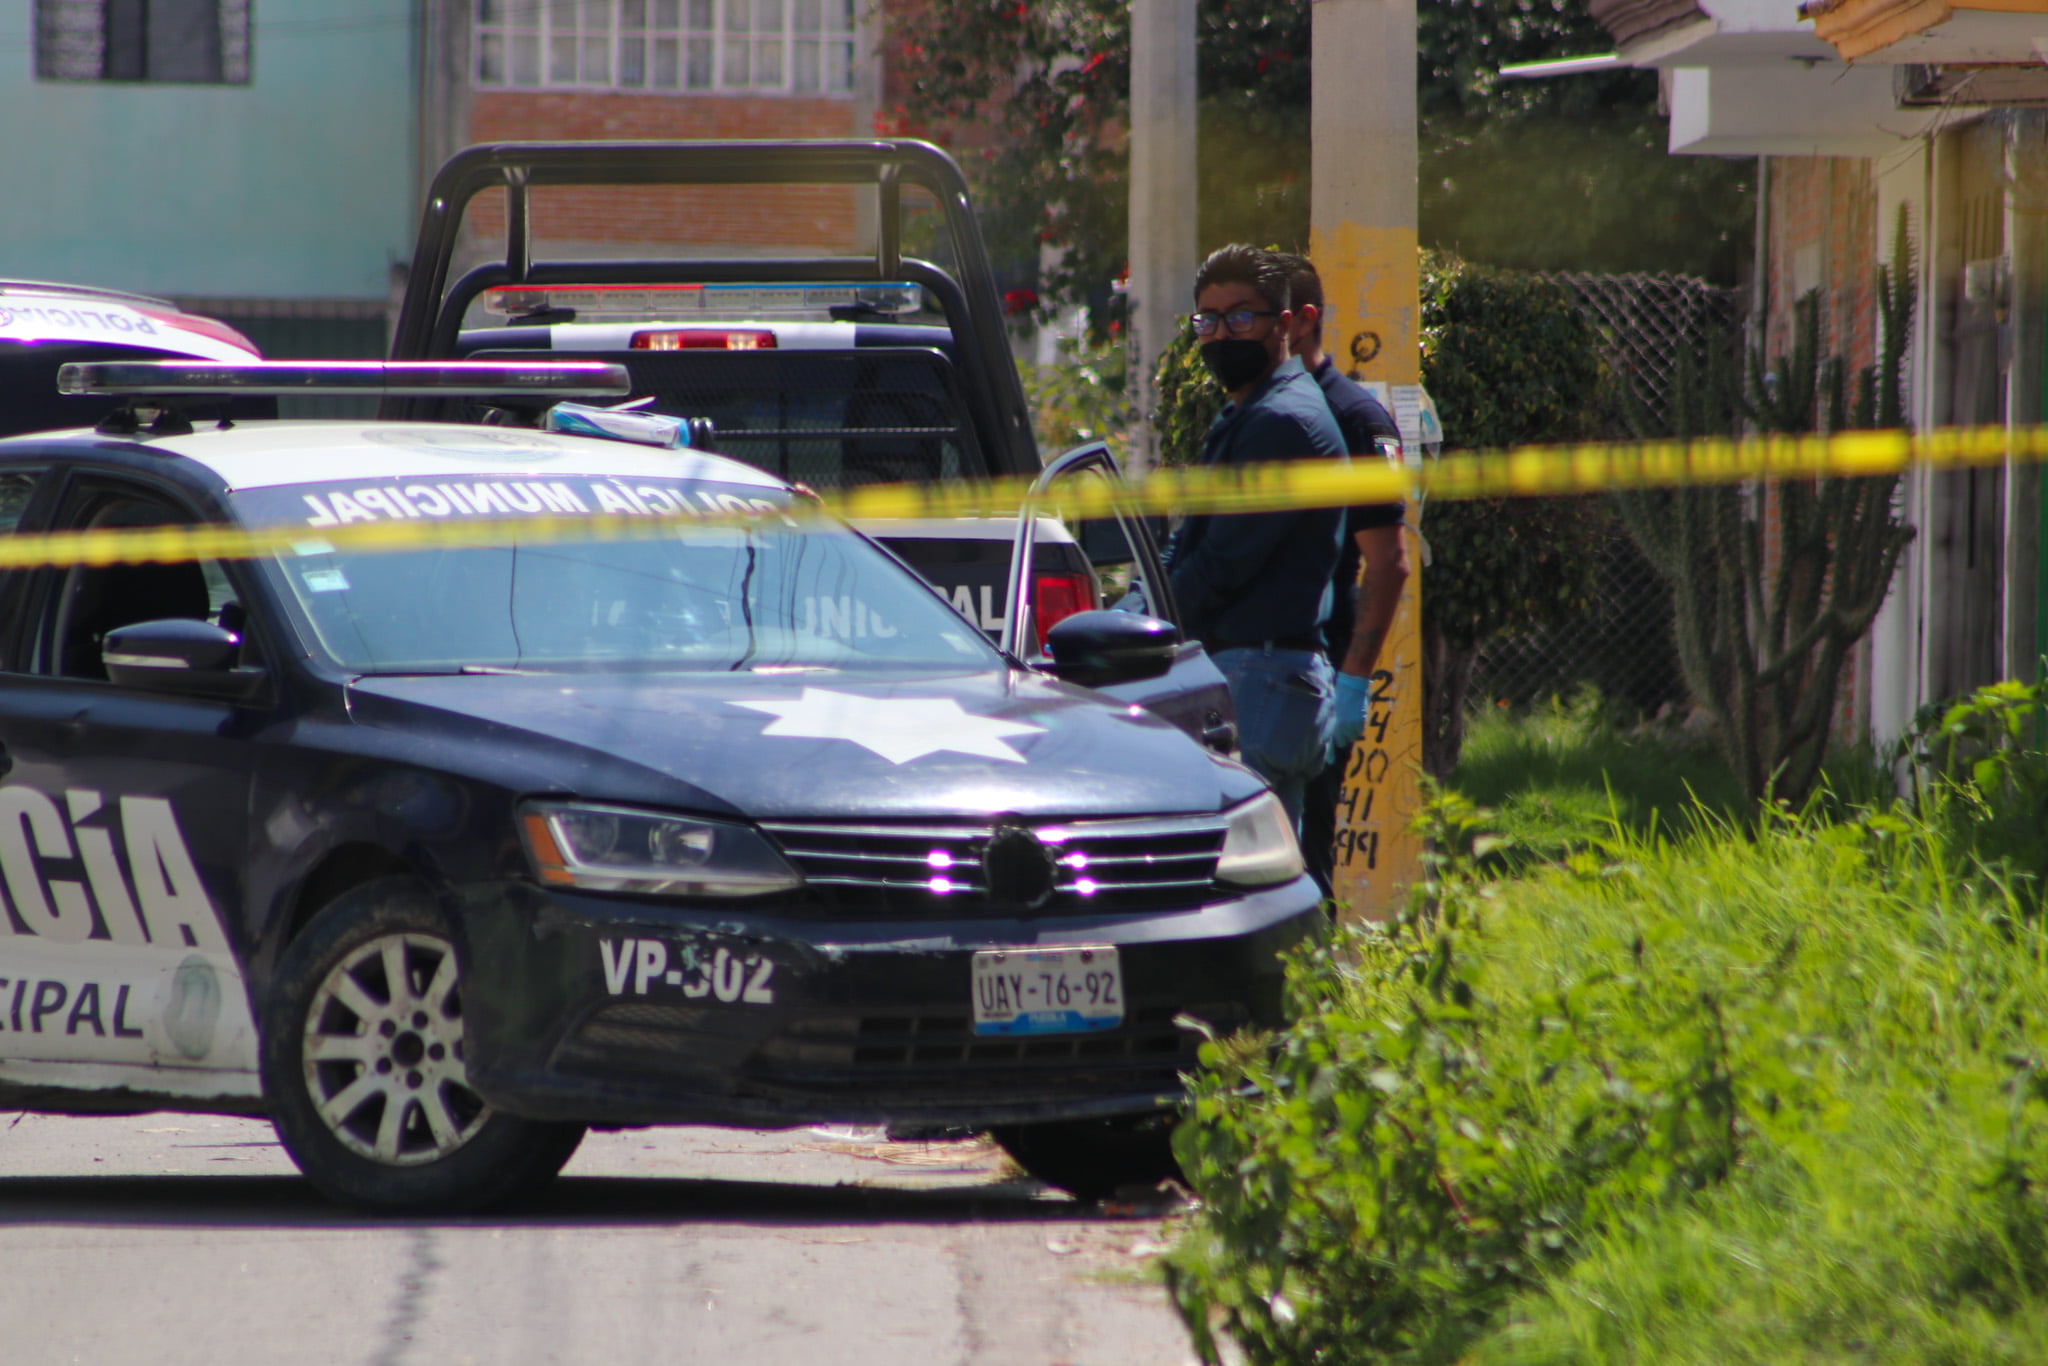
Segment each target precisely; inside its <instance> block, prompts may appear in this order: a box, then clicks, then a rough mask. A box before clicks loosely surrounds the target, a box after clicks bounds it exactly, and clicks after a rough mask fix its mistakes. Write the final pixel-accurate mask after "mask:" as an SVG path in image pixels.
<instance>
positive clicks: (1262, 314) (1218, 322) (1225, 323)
mask: <svg viewBox="0 0 2048 1366" xmlns="http://www.w3.org/2000/svg"><path fill="white" fill-rule="evenodd" d="M1279 316H1280V314H1279V311H1278V310H1276V309H1270V308H1233V309H1231V310H1230V311H1229V312H1228V313H1211V312H1209V311H1208V310H1206V309H1204V310H1203V311H1201V312H1199V313H1190V314H1188V326H1189V327H1191V328H1193V329H1194V333H1195V335H1196V336H1198V337H1213V336H1215V335H1216V329H1217V328H1218V327H1219V326H1220V327H1222V329H1223V330H1224V332H1225V333H1226V334H1228V335H1230V336H1233V337H1249V336H1250V335H1251V334H1252V328H1253V327H1254V326H1255V325H1257V322H1258V320H1259V319H1260V318H1277V317H1279Z"/></svg>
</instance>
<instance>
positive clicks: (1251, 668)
mask: <svg viewBox="0 0 2048 1366" xmlns="http://www.w3.org/2000/svg"><path fill="white" fill-rule="evenodd" d="M1216 667H1217V668H1218V669H1220V670H1222V672H1223V677H1224V680H1225V681H1226V682H1228V683H1229V684H1230V701H1231V705H1232V706H1234V707H1236V708H1237V745H1238V757H1240V758H1241V759H1243V760H1244V761H1245V763H1247V764H1249V765H1250V766H1251V768H1252V771H1253V772H1255V773H1257V774H1258V775H1259V776H1260V777H1261V778H1264V779H1265V780H1266V781H1267V782H1268V783H1269V784H1271V785H1272V788H1273V791H1274V792H1275V793H1276V794H1277V795H1278V796H1279V798H1280V804H1281V805H1282V806H1285V807H1286V808H1287V817H1288V819H1289V820H1291V821H1293V822H1294V830H1295V833H1296V834H1297V835H1299V834H1300V833H1301V801H1302V793H1303V790H1304V789H1305V788H1306V786H1307V784H1308V780H1309V779H1311V778H1313V777H1315V776H1316V774H1317V773H1319V772H1320V771H1321V770H1322V767H1323V751H1324V750H1325V748H1327V747H1328V745H1329V743H1330V735H1331V732H1332V730H1333V729H1334V727H1335V722H1336V716H1335V702H1336V695H1337V682H1336V678H1335V677H1334V676H1333V675H1332V673H1331V672H1330V661H1329V660H1327V659H1325V658H1323V656H1322V654H1321V652H1320V651H1316V650H1276V649H1272V648H1270V647H1264V648H1262V647H1259V646H1251V647H1248V648H1244V649H1235V650H1219V651H1218V652H1217V654H1216Z"/></svg>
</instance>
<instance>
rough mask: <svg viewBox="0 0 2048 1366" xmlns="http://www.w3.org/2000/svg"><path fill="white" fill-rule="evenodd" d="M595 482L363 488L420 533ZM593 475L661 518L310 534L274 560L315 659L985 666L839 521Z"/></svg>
mask: <svg viewBox="0 0 2048 1366" xmlns="http://www.w3.org/2000/svg"><path fill="white" fill-rule="evenodd" d="M595 482H597V481H591V480H583V479H579V480H570V481H560V480H558V481H553V482H552V484H551V485H548V486H542V485H540V484H539V483H538V482H537V481H533V482H526V481H508V480H502V479H501V480H496V481H485V480H453V479H434V480H419V481H402V482H400V483H399V484H397V486H396V489H395V491H394V488H393V487H391V486H390V485H389V484H388V483H386V484H385V485H384V486H382V487H381V488H380V489H379V490H378V491H377V492H378V493H379V494H380V495H381V500H382V502H384V503H385V504H387V505H390V506H392V507H394V508H395V507H401V506H402V507H409V508H412V509H414V510H415V511H417V512H418V513H420V514H421V516H420V518H419V520H418V521H417V522H415V523H414V524H415V525H423V526H424V527H428V528H430V527H431V522H430V521H429V520H428V519H429V518H438V519H440V520H443V521H444V522H446V521H453V520H456V519H457V518H458V516H460V515H462V514H458V513H456V512H455V511H454V509H455V508H457V507H461V508H463V509H464V510H465V511H466V512H468V515H470V516H479V515H489V516H492V517H493V518H499V519H502V517H503V512H502V510H501V509H502V508H503V507H504V506H506V505H507V504H508V503H509V504H512V505H515V506H516V505H517V504H519V503H521V502H523V501H524V499H525V498H526V497H532V498H536V499H537V498H538V497H539V490H540V488H542V487H549V488H551V490H552V492H553V494H554V499H555V502H556V504H557V505H556V506H553V507H550V506H548V505H547V504H543V505H542V507H541V509H540V510H542V511H552V512H555V513H556V514H557V515H560V514H561V513H562V512H563V511H565V510H566V509H565V508H564V507H562V506H560V504H562V503H565V502H566V503H573V504H575V505H578V506H581V507H582V508H583V509H585V510H589V511H598V510H608V500H604V499H599V498H598V497H597V496H595V495H594V493H593V492H592V486H593V484H594V483H595ZM515 485H516V486H515ZM604 487H605V489H606V490H607V491H608V492H609V493H610V494H611V496H612V497H614V498H624V497H627V496H630V498H631V499H632V504H638V505H639V506H640V507H641V508H642V509H643V510H644V511H645V512H646V513H647V514H649V515H650V521H651V520H652V519H653V517H654V516H656V515H660V518H661V519H660V525H659V527H658V528H652V530H653V534H646V533H647V531H648V530H650V529H649V528H640V529H638V530H640V531H641V532H642V534H640V535H636V536H633V537H625V538H616V539H608V538H603V537H599V536H593V537H592V538H590V539H588V540H584V539H569V540H563V539H557V538H543V537H538V536H536V537H534V538H530V539H528V540H525V541H519V540H516V539H514V538H513V537H508V538H507V541H506V543H500V544H491V545H484V546H433V545H428V546H425V547H423V548H420V549H413V550H399V551H375V552H370V551H360V552H359V551H350V550H345V549H337V548H336V547H335V546H334V545H333V543H331V542H329V541H326V540H324V539H321V538H320V536H319V532H318V531H317V530H313V529H309V531H308V535H307V539H306V540H305V541H302V542H299V543H298V544H297V545H296V546H295V547H294V551H295V553H293V554H290V555H286V556H281V557H279V559H278V561H277V567H278V571H279V573H280V575H281V577H282V578H283V580H284V583H285V585H286V586H287V588H288V590H289V592H290V595H291V597H292V598H293V599H294V600H295V601H296V602H297V603H298V605H299V607H300V609H301V610H302V612H303V613H304V616H305V618H306V619H307V621H308V623H309V624H310V625H311V627H312V630H313V632H314V634H315V635H316V636H317V637H318V640H319V643H320V645H321V646H322V647H323V649H324V651H325V653H326V654H328V655H329V656H330V657H331V658H332V659H333V660H334V661H335V662H336V663H337V664H339V665H340V666H341V667H343V668H346V669H349V670H351V671H353V672H358V673H366V674H376V673H453V672H459V671H461V670H463V669H473V670H484V671H487V670H493V669H521V670H529V669H531V670H547V671H555V670H564V671H574V670H593V669H620V668H625V669H677V670H691V671H725V670H743V669H762V668H770V669H772V668H827V669H871V668H883V669H893V668H930V667H944V668H959V667H962V666H965V667H968V668H986V667H990V666H993V665H997V664H999V663H1000V657H999V656H997V655H996V654H995V652H994V651H993V650H992V649H991V648H990V647H989V645H988V644H987V642H986V640H985V638H984V637H982V636H981V634H980V632H978V631H976V630H975V629H974V628H973V627H972V626H971V625H969V624H968V623H967V622H965V621H963V620H962V619H961V618H960V617H959V616H957V615H955V614H954V613H953V612H952V611H951V610H950V609H948V608H947V607H946V606H944V605H943V604H942V603H940V602H939V600H938V599H937V597H936V596H935V595H934V594H933V593H932V591H931V590H930V589H929V588H927V587H926V586H924V585H923V584H922V583H921V582H920V581H919V580H917V579H916V578H915V577H913V576H912V575H911V574H910V573H909V572H907V571H906V570H904V569H903V568H902V567H901V566H899V565H897V564H895V563H893V562H892V561H890V560H889V559H888V557H887V556H885V555H883V554H881V553H880V552H878V551H877V550H875V549H874V547H873V546H871V545H869V544H868V543H866V542H865V541H863V540H861V539H860V538H859V537H858V536H855V535H854V534H853V533H852V532H850V531H848V530H846V529H845V528H844V527H841V526H838V525H836V524H834V523H830V522H825V521H818V520H811V519H803V520H801V521H798V520H795V519H791V518H789V517H786V516H784V515H782V514H781V513H780V512H778V511H772V510H771V511H767V512H764V513H762V514H761V515H759V516H757V517H754V518H752V519H750V520H747V521H730V520H727V521H704V522H692V521H690V520H688V516H687V514H688V513H690V512H691V511H698V510H703V509H707V508H708V509H718V508H719V507H720V500H721V499H722V500H724V503H725V504H726V505H727V506H728V507H731V506H745V504H744V503H743V502H742V501H741V495H745V497H746V499H747V500H748V501H753V502H755V505H756V508H757V509H758V508H761V507H766V506H768V505H767V504H764V503H760V502H759V501H758V500H759V495H760V494H761V493H762V490H761V489H758V488H749V489H732V490H728V491H724V492H721V491H720V489H719V486H713V485H707V484H704V483H702V482H698V481H684V480H646V479H636V480H633V481H631V482H630V483H626V482H623V481H620V482H605V483H604ZM494 492H495V493H496V494H498V495H499V497H498V498H497V499H496V500H494V499H492V498H491V496H490V495H491V494H492V493H494ZM363 494H364V491H363V490H362V489H361V488H360V487H357V488H355V489H354V490H353V491H351V490H350V489H349V488H348V487H344V486H329V487H314V486H300V487H294V488H288V489H260V490H251V491H246V492H243V493H240V494H237V495H236V501H237V502H238V503H239V504H241V505H242V506H243V509H244V520H246V521H262V522H268V523H272V524H274V523H276V522H278V521H281V520H292V521H299V520H305V521H309V522H315V523H318V522H322V521H331V522H333V523H335V524H345V520H344V519H347V520H353V518H352V517H351V516H350V513H351V509H353V508H360V507H362V506H363V505H362V502H361V500H362V498H363ZM294 504H296V505H297V506H296V508H294V507H293V505H294ZM632 504H628V505H627V506H628V507H630V506H632ZM478 508H481V509H483V511H481V512H475V511H469V510H471V509H478ZM308 509H311V510H312V515H310V516H306V515H304V514H306V512H307V510H308ZM521 510H524V509H521ZM294 511H296V512H297V513H298V514H301V515H299V516H293V515H292V513H293V512H294ZM281 512H282V513H284V514H285V515H283V516H279V515H278V514H279V513H281ZM679 513H680V514H683V515H680V516H679V515H678V514H679ZM662 514H665V515H662ZM627 515H631V514H627ZM428 534H429V535H431V531H430V530H429V531H428ZM514 535H515V537H516V528H515V533H514Z"/></svg>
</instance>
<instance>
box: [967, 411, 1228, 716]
mask: <svg viewBox="0 0 2048 1366" xmlns="http://www.w3.org/2000/svg"><path fill="white" fill-rule="evenodd" d="M1087 484H1092V485H1095V486H1097V490H1098V491H1100V492H1102V493H1105V494H1106V495H1107V496H1108V500H1109V503H1110V505H1111V512H1110V514H1109V515H1108V516H1093V517H1083V516H1079V515H1077V514H1067V513H1063V510H1062V509H1063V505H1064V504H1069V503H1073V502H1074V499H1073V498H1072V497H1071V495H1072V494H1075V493H1078V492H1079V491H1080V489H1081V487H1082V486H1083V485H1087ZM1061 528H1065V529H1066V530H1067V531H1068V532H1069V533H1070V534H1071V535H1072V538H1073V541H1074V543H1075V544H1076V545H1078V546H1079V547H1080V549H1081V551H1082V554H1083V555H1084V556H1085V559H1086V568H1085V572H1083V571H1077V570H1073V569H1066V570H1061V569H1050V570H1049V569H1048V567H1047V564H1048V562H1047V560H1046V558H1045V557H1044V556H1043V554H1041V548H1040V546H1039V544H1038V542H1039V541H1040V540H1041V539H1042V538H1044V537H1045V536H1046V535H1047V534H1048V531H1052V532H1058V531H1059V530H1060V529H1061ZM1005 602H1006V604H1007V610H1006V618H1007V619H1006V621H1005V622H1004V624H1003V634H1002V644H1003V648H1004V649H1006V650H1008V651H1009V652H1010V653H1011V654H1013V655H1015V656H1016V657H1017V658H1019V659H1022V660H1024V661H1026V662H1027V663H1032V664H1035V665H1038V664H1045V663H1048V662H1049V661H1048V660H1047V657H1046V654H1045V633H1046V632H1047V631H1049V630H1050V629H1051V628H1052V627H1053V625H1054V624H1055V623H1056V622H1057V621H1058V620H1059V619H1060V618H1061V617H1064V616H1067V615H1070V614H1071V613H1074V612H1079V611H1087V610H1091V609H1094V608H1098V607H1120V608H1123V609H1125V610H1131V611H1140V612H1143V613H1145V614H1146V615H1148V616H1153V617H1157V618H1159V619H1160V620H1162V621H1166V622H1169V623H1171V624H1172V625H1173V626H1175V627H1176V628H1177V627H1179V625H1180V611H1179V608H1178V606H1177V605H1176V604H1175V602H1174V600H1173V590H1172V587H1171V586H1170V585H1169V583H1168V582H1167V578H1166V571H1165V567H1164V566H1163V565H1162V564H1161V562H1160V559H1159V550H1158V547H1157V546H1156V545H1155V544H1154V543H1153V540H1152V534H1151V532H1150V530H1149V529H1148V528H1147V526H1146V524H1145V519H1144V518H1143V517H1142V516H1141V515H1140V514H1139V511H1138V508H1137V506H1136V503H1135V500H1133V499H1132V497H1131V495H1130V489H1129V487H1128V486H1127V485H1126V484H1125V483H1124V479H1123V474H1122V472H1121V471H1120V470H1118V468H1117V464H1116V459H1115V457H1114V456H1112V455H1111V454H1110V453H1109V447H1107V446H1106V445H1104V444H1102V443H1101V442H1093V443H1090V444H1089V445H1086V446H1078V447H1076V448H1074V449H1073V450H1070V451H1068V452H1066V453H1065V454H1064V455H1061V456H1058V457H1057V458H1055V459H1054V460H1053V461H1052V462H1051V463H1050V464H1048V465H1047V466H1046V468H1045V472H1044V473H1043V474H1041V475H1040V476H1039V477H1038V479H1037V481H1036V482H1034V483H1033V484H1032V486H1031V493H1030V495H1029V498H1028V499H1027V501H1026V503H1025V506H1024V508H1023V509H1022V512H1021V515H1020V516H1019V517H1018V518H1017V529H1016V536H1015V541H1014V544H1013V547H1012V550H1011V555H1010V568H1009V589H1008V593H1007V596H1006V599H1005ZM1100 691H1102V692H1105V693H1107V694H1109V695H1110V696H1112V697H1115V698H1117V699H1118V700H1120V701H1123V702H1128V703H1134V704H1136V705H1137V706H1141V707H1144V708H1146V709H1147V710H1148V711H1152V712H1156V713H1157V714H1158V715H1159V716H1161V717H1163V718H1164V719H1166V720H1168V721H1171V722H1172V723H1173V724H1174V725H1176V726H1179V727H1180V728H1181V729H1182V730H1184V731H1186V732H1187V733H1188V734H1189V735H1192V736H1193V737H1194V738H1195V739H1196V740H1198V741H1200V742H1201V743H1203V744H1205V745H1208V746H1209V747H1210V748H1212V749H1215V750H1217V751H1219V752H1221V753H1225V754H1233V753H1235V752H1236V749H1237V727H1236V722H1235V713H1234V712H1233V711H1232V709H1231V705H1230V689H1229V686H1228V685H1227V684H1226V683H1225V682H1224V679H1223V675H1222V673H1221V672H1220V671H1219V670H1218V669H1217V668H1216V664H1215V662H1214V661H1213V660H1211V659H1210V658H1209V655H1208V652H1207V651H1205V650H1204V649H1203V648H1202V646H1201V644H1200V642H1198V641H1193V640H1188V639H1186V638H1183V639H1182V640H1181V642H1180V644H1179V646H1178V647H1177V649H1176V651H1175V657H1174V662H1173V666H1172V667H1171V668H1170V669H1168V670H1167V671H1166V672H1165V673H1164V674H1162V675H1160V676H1159V677H1157V678H1147V679H1141V680H1138V681H1136V682H1131V683H1118V684H1113V685H1111V686H1109V687H1105V688H1102V689H1100Z"/></svg>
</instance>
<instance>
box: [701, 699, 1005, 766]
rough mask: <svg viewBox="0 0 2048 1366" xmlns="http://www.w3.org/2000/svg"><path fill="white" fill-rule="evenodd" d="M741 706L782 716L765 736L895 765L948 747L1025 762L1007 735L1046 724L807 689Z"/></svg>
mask: <svg viewBox="0 0 2048 1366" xmlns="http://www.w3.org/2000/svg"><path fill="white" fill-rule="evenodd" d="M733 705H734V706H735V707H746V708H747V709H749V710H750V711H762V712H767V713H768V714H769V715H770V716H773V717H774V718H776V719H775V720H773V721H771V722H769V723H768V725H767V727H766V728H765V729H763V730H762V732H761V733H762V734H763V735H786V736H789V737H791V738H795V739H806V740H851V741H852V742H853V743H854V744H856V745H859V746H860V747H861V748H862V749H866V750H872V751H873V752H875V753H876V754H879V755H881V756H882V757H883V758H884V759H887V760H888V761H889V762H890V763H892V764H907V763H909V762H910V761H911V760H912V759H921V758H923V757H924V756H925V755H927V754H936V753H938V752H939V751H940V750H942V749H949V750H952V751H953V752H954V753H955V754H975V755H979V756H981V757H982V758H984V759H1000V760H1002V761H1003V762H1004V763H1010V764H1021V763H1023V762H1024V756H1023V755H1021V754H1019V753H1018V752H1017V751H1016V750H1014V749H1011V748H1010V746H1009V743H1008V741H1006V740H1004V739H1003V737H1004V736H1006V735H1041V734H1043V733H1044V732H1045V727H1044V726H1033V725H1028V724H1026V723H1025V722H1022V721H1002V720H998V719H997V718H996V717H993V716H976V715H974V714H973V713H972V712H966V711H962V710H961V709H960V704H959V703H958V702H956V701H954V700H953V699H952V698H950V697H862V696H860V695H859V694H857V693H850V692H834V691H832V690H831V689H830V688H805V689H804V694H803V697H802V698H801V699H800V700H798V701H795V702H735V703H733Z"/></svg>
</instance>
